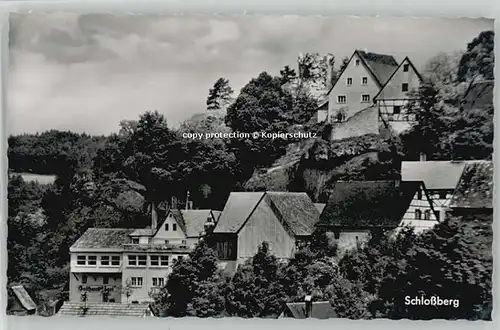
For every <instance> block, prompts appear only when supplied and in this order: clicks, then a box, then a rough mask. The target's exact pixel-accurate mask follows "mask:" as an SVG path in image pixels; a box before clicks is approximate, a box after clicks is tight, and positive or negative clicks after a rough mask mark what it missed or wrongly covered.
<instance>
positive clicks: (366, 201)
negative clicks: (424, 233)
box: [319, 181, 423, 228]
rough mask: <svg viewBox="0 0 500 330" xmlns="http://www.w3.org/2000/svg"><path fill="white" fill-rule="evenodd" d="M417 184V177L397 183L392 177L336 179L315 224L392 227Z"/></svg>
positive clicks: (411, 197)
mask: <svg viewBox="0 0 500 330" xmlns="http://www.w3.org/2000/svg"><path fill="white" fill-rule="evenodd" d="M421 186H423V183H422V182H420V181H402V182H400V184H399V186H398V185H396V183H395V181H351V182H337V183H335V185H334V187H333V188H332V189H331V190H330V196H329V200H328V203H327V204H326V207H325V209H324V210H323V213H322V214H321V218H320V222H319V225H320V226H328V227H332V226H333V227H348V228H366V227H389V228H395V227H397V226H398V225H399V223H400V222H401V219H402V218H403V216H404V214H405V213H406V211H407V210H408V208H409V206H410V203H411V201H412V200H413V197H414V196H415V194H416V192H417V191H418V189H419V188H420V187H421Z"/></svg>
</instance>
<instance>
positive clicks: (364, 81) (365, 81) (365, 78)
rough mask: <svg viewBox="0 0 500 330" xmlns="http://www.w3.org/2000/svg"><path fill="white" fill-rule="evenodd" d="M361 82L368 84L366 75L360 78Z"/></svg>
mask: <svg viewBox="0 0 500 330" xmlns="http://www.w3.org/2000/svg"><path fill="white" fill-rule="evenodd" d="M361 84H363V85H366V84H368V77H363V78H361Z"/></svg>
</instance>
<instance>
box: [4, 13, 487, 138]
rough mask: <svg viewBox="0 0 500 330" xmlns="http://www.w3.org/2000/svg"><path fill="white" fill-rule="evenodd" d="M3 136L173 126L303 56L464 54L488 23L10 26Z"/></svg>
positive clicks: (31, 20) (417, 59)
mask: <svg viewBox="0 0 500 330" xmlns="http://www.w3.org/2000/svg"><path fill="white" fill-rule="evenodd" d="M11 23H12V24H11V31H10V70H9V83H8V101H7V102H8V103H7V106H8V123H9V125H8V129H9V131H10V133H12V134H18V133H24V132H29V133H33V132H41V131H45V130H48V129H60V130H72V131H76V132H87V133H90V134H108V133H110V132H116V131H117V130H118V123H119V122H120V120H122V119H136V118H138V115H139V114H141V113H143V112H145V111H147V110H154V109H156V110H158V111H160V112H161V113H164V114H165V116H166V117H167V119H168V122H169V124H170V125H172V126H176V125H178V123H179V122H181V121H182V120H185V119H187V118H189V117H190V116H191V115H193V114H195V113H200V112H203V111H204V110H205V101H206V96H207V93H208V89H209V88H210V87H211V86H212V85H213V83H214V82H215V80H216V79H217V78H219V77H226V78H228V79H229V80H230V83H231V85H232V87H233V89H235V90H236V91H239V89H240V88H241V87H243V86H244V85H245V84H246V83H247V82H248V81H249V80H250V79H251V78H252V77H255V76H257V75H258V74H259V73H260V72H262V71H268V72H271V73H274V74H278V73H279V70H280V69H281V68H282V67H283V66H284V65H292V66H294V67H295V66H296V64H295V63H296V58H297V55H298V54H299V53H300V52H319V53H327V52H331V53H333V54H335V56H336V57H337V59H339V60H340V59H341V58H342V57H344V56H348V55H350V54H351V53H352V52H353V50H354V49H356V48H359V49H367V50H368V51H372V52H381V53H390V54H392V55H394V56H395V57H396V59H397V60H401V59H403V58H404V56H407V55H408V56H410V58H411V59H412V60H413V62H414V63H415V65H416V66H417V67H422V66H423V65H424V64H425V63H426V61H427V60H428V59H429V58H430V57H431V56H433V55H435V54H436V53H438V52H442V51H443V52H453V51H456V50H461V49H464V48H465V47H466V45H467V43H468V42H469V41H470V40H472V39H473V38H474V37H475V36H477V35H478V34H479V33H480V32H481V31H484V30H488V29H492V28H493V22H492V20H485V19H411V18H391V19H388V18H356V17H343V18H340V17H330V18H327V17H317V16H305V17H300V16H201V15H200V16H141V15H129V16H124V15H122V16H112V15H95V14H93V15H77V14H48V15H42V14H26V15H16V16H14V17H13V18H12V19H11Z"/></svg>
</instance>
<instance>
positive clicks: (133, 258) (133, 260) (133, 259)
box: [128, 255, 137, 266]
mask: <svg viewBox="0 0 500 330" xmlns="http://www.w3.org/2000/svg"><path fill="white" fill-rule="evenodd" d="M128 265H129V266H137V256H134V255H130V256H128Z"/></svg>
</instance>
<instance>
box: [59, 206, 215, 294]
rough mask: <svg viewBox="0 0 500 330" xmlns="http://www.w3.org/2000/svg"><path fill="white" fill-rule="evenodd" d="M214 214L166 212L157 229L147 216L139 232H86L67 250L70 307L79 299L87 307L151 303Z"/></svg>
mask: <svg viewBox="0 0 500 330" xmlns="http://www.w3.org/2000/svg"><path fill="white" fill-rule="evenodd" d="M219 213H220V212H218V211H212V210H170V211H168V212H167V214H166V217H165V219H163V221H161V222H160V224H159V225H157V217H156V213H155V212H153V216H152V223H151V227H148V228H144V229H126V228H89V229H88V230H87V231H86V232H85V233H84V234H83V235H82V236H81V237H80V238H79V239H78V240H77V241H76V242H75V243H74V244H73V245H72V246H71V248H70V255H71V264H70V289H69V291H70V294H69V299H70V301H72V302H78V301H81V300H82V297H83V296H82V294H83V293H86V299H87V302H122V303H128V302H134V301H137V302H147V301H151V297H150V295H151V293H152V292H154V291H155V290H158V289H160V288H161V287H163V286H164V285H165V284H166V279H167V276H168V274H169V273H170V272H171V271H172V266H173V265H174V264H175V263H176V262H177V261H178V260H181V259H182V258H186V257H188V256H189V253H190V252H191V251H192V250H193V248H194V247H195V246H196V244H197V243H198V241H199V239H200V237H201V235H202V234H203V231H204V228H205V224H207V223H208V224H213V225H215V223H216V221H217V218H218V216H219Z"/></svg>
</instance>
